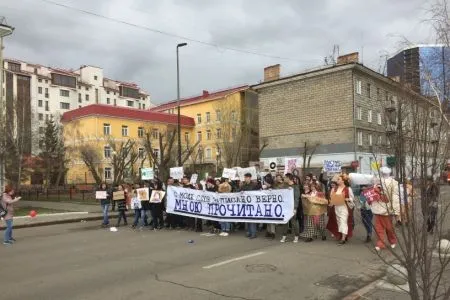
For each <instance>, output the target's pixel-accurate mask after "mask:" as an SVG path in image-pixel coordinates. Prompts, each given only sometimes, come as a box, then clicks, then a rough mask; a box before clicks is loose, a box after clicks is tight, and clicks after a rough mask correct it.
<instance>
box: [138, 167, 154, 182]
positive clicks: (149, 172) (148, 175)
mask: <svg viewBox="0 0 450 300" xmlns="http://www.w3.org/2000/svg"><path fill="white" fill-rule="evenodd" d="M141 178H142V180H152V179H154V178H155V172H154V171H153V168H142V169H141Z"/></svg>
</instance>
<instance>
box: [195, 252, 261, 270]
mask: <svg viewBox="0 0 450 300" xmlns="http://www.w3.org/2000/svg"><path fill="white" fill-rule="evenodd" d="M265 253H266V252H256V253H253V254H249V255H244V256H240V257H236V258H232V259H229V260H225V261H222V262H220V263H217V264H213V265H209V266H204V267H203V269H211V268H215V267H220V266H223V265H226V264H229V263H232V262H235V261H239V260H243V259H247V258H250V257H254V256H258V255H262V254H265Z"/></svg>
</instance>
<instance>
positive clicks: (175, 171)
mask: <svg viewBox="0 0 450 300" xmlns="http://www.w3.org/2000/svg"><path fill="white" fill-rule="evenodd" d="M183 175H184V171H183V167H176V168H170V177H172V178H173V179H178V180H180V179H182V178H183Z"/></svg>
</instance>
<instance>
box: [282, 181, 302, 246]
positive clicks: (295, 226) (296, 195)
mask: <svg viewBox="0 0 450 300" xmlns="http://www.w3.org/2000/svg"><path fill="white" fill-rule="evenodd" d="M285 182H286V184H287V187H288V188H292V189H293V190H294V216H293V217H292V218H291V219H290V220H289V222H288V223H287V224H285V225H283V237H282V238H281V240H280V242H281V243H285V242H286V237H287V233H288V229H289V224H291V226H292V229H293V230H294V243H298V237H299V234H300V232H299V228H298V222H297V208H298V204H299V201H300V188H299V186H298V185H296V184H294V175H292V174H291V173H287V174H286V175H285Z"/></svg>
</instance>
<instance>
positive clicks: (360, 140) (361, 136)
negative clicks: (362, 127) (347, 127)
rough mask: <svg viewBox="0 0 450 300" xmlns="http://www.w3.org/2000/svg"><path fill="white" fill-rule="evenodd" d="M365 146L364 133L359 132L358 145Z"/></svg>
mask: <svg viewBox="0 0 450 300" xmlns="http://www.w3.org/2000/svg"><path fill="white" fill-rule="evenodd" d="M362 144H363V134H362V131H358V145H359V146H362Z"/></svg>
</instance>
